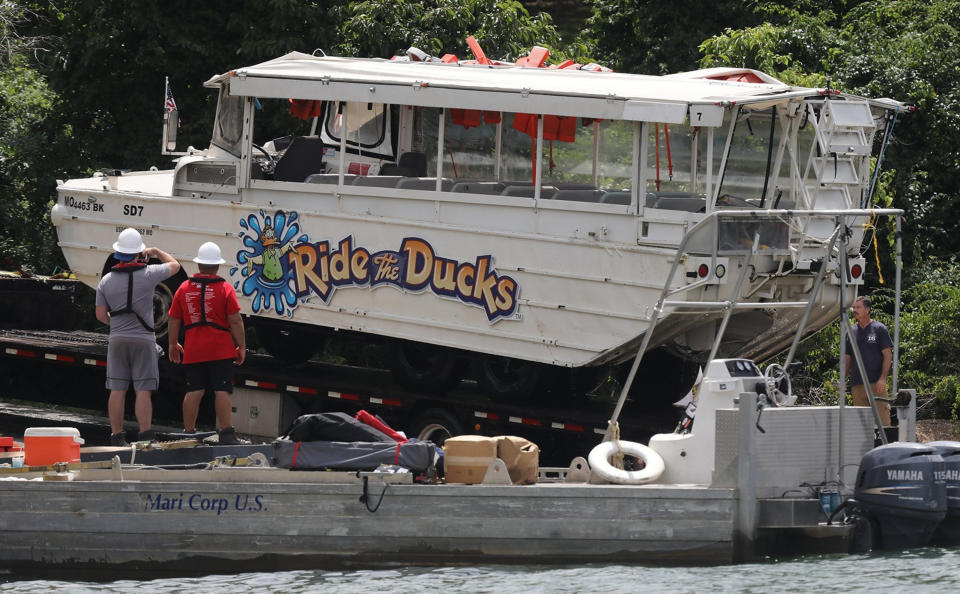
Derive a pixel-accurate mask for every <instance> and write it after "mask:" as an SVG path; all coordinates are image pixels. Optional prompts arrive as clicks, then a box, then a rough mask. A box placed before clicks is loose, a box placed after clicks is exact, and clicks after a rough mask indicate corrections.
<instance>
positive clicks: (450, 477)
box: [443, 435, 498, 484]
mask: <svg viewBox="0 0 960 594" xmlns="http://www.w3.org/2000/svg"><path fill="white" fill-rule="evenodd" d="M497 443H498V439H497V438H495V437H484V436H482V435H458V436H456V437H451V438H449V439H447V440H446V441H445V442H444V443H443V473H444V477H445V478H446V481H447V482H448V483H466V484H477V483H481V482H483V476H484V475H485V474H486V472H487V466H489V465H490V462H491V461H492V460H493V459H494V458H496V457H497Z"/></svg>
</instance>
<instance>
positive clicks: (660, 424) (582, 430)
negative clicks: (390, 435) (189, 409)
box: [0, 329, 677, 465]
mask: <svg viewBox="0 0 960 594" xmlns="http://www.w3.org/2000/svg"><path fill="white" fill-rule="evenodd" d="M106 355H107V335H106V334H103V333H97V332H87V331H72V332H66V331H55V330H45V331H36V330H11V329H6V330H0V373H2V376H3V377H2V380H0V381H2V383H0V390H2V391H0V396H4V397H10V398H18V399H22V400H28V401H34V402H44V403H50V404H64V405H70V406H74V407H78V408H87V409H91V410H102V409H104V408H105V406H106V401H107V398H106V389H105V388H104V385H103V383H104V371H105V368H106ZM234 382H235V387H234V394H233V406H234V417H233V421H234V426H235V427H237V430H238V431H239V432H241V433H243V434H246V435H249V436H253V437H259V438H272V437H275V436H277V435H282V434H283V433H284V431H285V430H286V429H287V427H289V425H290V424H291V423H292V422H293V420H294V419H296V418H297V416H299V415H301V414H308V413H315V412H332V411H342V412H346V413H349V414H355V413H356V412H357V411H359V410H366V411H367V412H369V413H371V414H375V415H377V416H379V417H381V418H382V419H383V420H384V421H385V422H387V423H388V424H389V425H391V426H392V427H394V428H395V429H398V430H402V431H404V432H405V433H406V434H407V435H408V436H410V437H418V438H421V439H430V440H432V441H434V442H435V443H442V442H443V441H444V440H445V439H446V438H447V437H449V436H452V435H462V434H475V435H519V436H522V437H526V438H528V439H530V440H531V441H533V442H534V443H537V444H538V445H539V446H540V448H541V460H542V462H543V463H546V464H551V465H566V464H568V463H569V461H570V460H571V459H572V458H573V457H574V456H583V455H585V454H586V453H587V452H589V450H590V448H592V447H593V446H594V445H596V444H597V443H599V441H600V440H601V439H602V438H603V434H604V432H605V431H606V427H607V419H609V417H610V413H611V411H612V410H613V406H614V401H613V400H612V398H601V397H597V396H593V395H590V396H583V397H582V398H581V400H580V402H579V403H578V404H576V405H574V404H569V403H568V404H553V403H549V402H545V403H542V404H510V403H503V402H498V401H494V400H491V399H490V398H487V397H486V396H485V395H483V394H482V393H481V391H480V389H479V387H478V385H477V384H476V383H475V382H470V381H464V382H462V383H461V384H460V386H459V388H458V389H456V390H452V391H448V392H447V393H445V394H431V393H426V392H416V391H411V390H408V389H405V388H402V387H399V386H398V385H397V384H396V383H395V382H394V380H393V377H392V375H391V374H390V372H389V371H386V370H382V369H370V368H364V367H356V366H350V365H341V364H332V363H325V362H322V361H318V360H311V361H308V362H306V363H301V364H287V363H284V362H282V361H281V360H279V359H276V358H274V357H271V356H269V355H262V354H256V353H251V354H249V355H248V357H247V360H246V362H245V363H244V365H243V366H241V367H238V368H237V372H236V375H235V379H234ZM183 393H184V385H183V379H182V375H181V371H180V370H179V369H178V366H177V365H175V364H173V363H171V362H170V361H169V360H168V359H167V358H166V356H164V357H161V359H160V389H159V390H158V391H157V392H156V393H155V394H154V418H155V419H158V420H164V419H172V420H178V419H180V414H181V413H180V410H181V409H180V406H181V403H182V397H183ZM212 401H213V399H212V398H209V397H208V398H205V399H204V406H205V407H206V408H204V409H203V410H202V411H201V419H200V421H201V424H204V423H209V424H212V423H213V417H214V415H213V411H212V404H213V402H212ZM630 404H634V405H635V404H636V403H630ZM630 404H628V406H627V408H626V409H625V414H624V415H622V417H621V421H620V425H621V434H622V436H623V437H624V438H625V439H630V440H636V441H644V442H645V441H646V440H647V439H648V438H649V437H650V435H653V434H654V433H658V432H664V431H669V430H670V429H671V428H672V427H673V425H674V424H675V423H676V420H677V413H676V412H674V411H672V410H667V411H659V412H657V411H644V412H642V413H641V412H638V411H636V410H631V409H636V408H638V407H637V406H631V405H630ZM127 409H128V410H130V411H132V410H133V407H132V406H128V407H127Z"/></svg>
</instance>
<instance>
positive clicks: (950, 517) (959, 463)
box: [927, 441, 960, 547]
mask: <svg viewBox="0 0 960 594" xmlns="http://www.w3.org/2000/svg"><path fill="white" fill-rule="evenodd" d="M927 445H928V446H930V447H931V448H933V449H934V450H936V451H937V453H938V454H940V457H941V458H943V475H944V479H945V480H946V483H947V517H945V518H944V519H943V521H942V522H940V525H939V526H937V530H936V532H934V533H933V538H932V539H931V540H930V544H935V545H942V546H947V547H953V546H957V545H960V442H957V441H933V442H930V443H928V444H927Z"/></svg>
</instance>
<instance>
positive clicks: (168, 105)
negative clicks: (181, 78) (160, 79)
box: [163, 78, 180, 128]
mask: <svg viewBox="0 0 960 594" xmlns="http://www.w3.org/2000/svg"><path fill="white" fill-rule="evenodd" d="M165 82H166V86H167V93H166V98H165V99H164V100H163V111H164V113H165V114H167V115H170V112H172V111H174V110H176V109H177V102H176V101H175V100H174V99H173V91H172V90H170V79H169V78H167V79H165ZM177 127H178V128H179V127H180V117H179V114H178V115H177Z"/></svg>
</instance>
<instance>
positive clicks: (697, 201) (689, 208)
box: [653, 192, 707, 212]
mask: <svg viewBox="0 0 960 594" xmlns="http://www.w3.org/2000/svg"><path fill="white" fill-rule="evenodd" d="M653 195H654V196H656V197H657V201H656V202H655V203H654V205H653V208H657V209H661V210H680V211H684V212H703V211H704V210H706V208H707V200H706V197H705V196H704V195H703V194H695V193H693V192H653Z"/></svg>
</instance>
